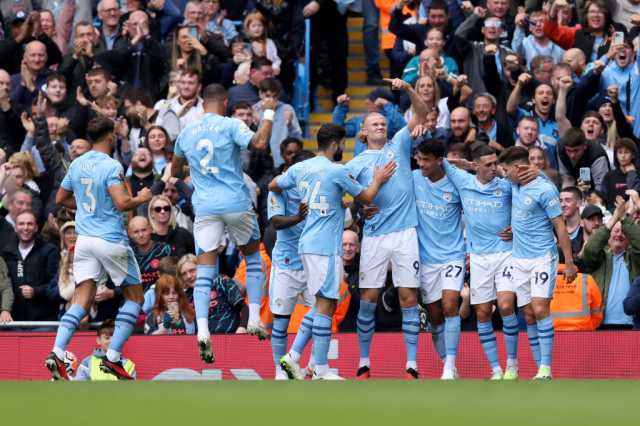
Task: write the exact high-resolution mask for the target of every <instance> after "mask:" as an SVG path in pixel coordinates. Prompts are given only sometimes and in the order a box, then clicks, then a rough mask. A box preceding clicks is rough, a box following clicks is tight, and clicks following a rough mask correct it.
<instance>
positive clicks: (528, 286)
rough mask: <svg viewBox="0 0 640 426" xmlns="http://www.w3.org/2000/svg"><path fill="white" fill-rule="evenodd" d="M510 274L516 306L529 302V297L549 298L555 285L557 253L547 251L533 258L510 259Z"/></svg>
mask: <svg viewBox="0 0 640 426" xmlns="http://www.w3.org/2000/svg"><path fill="white" fill-rule="evenodd" d="M512 265H513V270H512V271H511V276H512V278H513V284H514V286H515V288H516V297H517V298H518V307H521V306H525V305H528V304H529V303H531V298H533V297H538V298H543V299H551V298H552V297H553V290H554V288H555V286H556V276H557V272H558V255H557V254H556V253H548V254H546V255H544V256H542V257H538V258H535V259H517V258H513V260H512Z"/></svg>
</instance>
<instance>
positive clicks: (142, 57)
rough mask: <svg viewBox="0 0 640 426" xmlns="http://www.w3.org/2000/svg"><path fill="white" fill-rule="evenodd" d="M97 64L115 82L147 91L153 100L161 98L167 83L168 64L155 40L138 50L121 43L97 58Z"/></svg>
mask: <svg viewBox="0 0 640 426" xmlns="http://www.w3.org/2000/svg"><path fill="white" fill-rule="evenodd" d="M95 60H96V62H97V63H98V64H99V65H101V66H103V67H104V68H106V69H107V70H108V71H109V72H110V73H111V74H112V75H114V76H115V78H116V80H119V81H123V82H125V83H127V85H128V86H130V87H134V88H141V89H143V90H145V91H147V92H148V93H149V94H150V95H151V97H152V98H153V99H159V98H160V97H161V94H162V92H163V90H164V89H165V87H166V85H167V82H168V78H169V64H168V63H167V61H166V60H165V57H164V51H163V49H162V46H161V45H160V43H158V42H157V41H155V40H153V39H152V38H148V39H146V40H144V41H141V42H140V43H139V44H138V45H137V46H133V45H131V43H129V42H128V41H126V43H125V42H123V43H119V45H118V46H116V47H114V48H113V49H112V50H109V51H105V52H102V53H99V54H97V55H95Z"/></svg>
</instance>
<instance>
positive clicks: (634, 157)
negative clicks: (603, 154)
mask: <svg viewBox="0 0 640 426" xmlns="http://www.w3.org/2000/svg"><path fill="white" fill-rule="evenodd" d="M613 153H614V166H615V168H614V169H612V170H609V171H608V172H607V174H606V175H604V179H603V180H602V186H601V187H600V188H598V189H599V190H600V192H602V194H603V196H604V200H603V201H604V205H605V207H606V208H607V210H609V211H611V212H613V211H614V210H615V207H616V205H615V202H616V197H617V196H618V195H620V196H622V197H625V196H626V191H627V190H629V189H633V187H634V184H635V181H636V179H637V178H638V172H637V167H638V148H637V147H636V144H635V142H634V141H632V140H631V139H627V138H623V139H618V141H617V142H616V144H615V146H614V148H613Z"/></svg>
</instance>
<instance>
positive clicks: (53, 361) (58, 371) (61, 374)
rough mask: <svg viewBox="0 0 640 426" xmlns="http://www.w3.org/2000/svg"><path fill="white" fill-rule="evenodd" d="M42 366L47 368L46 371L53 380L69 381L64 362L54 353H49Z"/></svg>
mask: <svg viewBox="0 0 640 426" xmlns="http://www.w3.org/2000/svg"><path fill="white" fill-rule="evenodd" d="M44 366H45V367H47V370H49V372H50V373H51V378H53V380H69V375H68V374H67V366H66V365H64V361H62V360H61V359H60V358H58V356H57V355H56V354H55V353H53V352H51V353H50V354H49V356H47V358H46V359H45V360H44Z"/></svg>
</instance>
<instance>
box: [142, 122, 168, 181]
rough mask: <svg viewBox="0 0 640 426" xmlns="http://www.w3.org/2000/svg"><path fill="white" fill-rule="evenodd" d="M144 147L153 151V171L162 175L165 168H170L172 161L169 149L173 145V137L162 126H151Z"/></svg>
mask: <svg viewBox="0 0 640 426" xmlns="http://www.w3.org/2000/svg"><path fill="white" fill-rule="evenodd" d="M144 145H145V147H146V148H149V151H151V156H152V157H153V171H154V172H155V173H156V174H158V175H161V174H162V173H163V171H164V168H165V167H167V166H169V167H170V164H169V162H170V161H171V157H170V154H169V148H170V145H171V137H170V136H169V133H167V130H166V129H165V128H164V127H162V126H151V127H149V130H147V137H146V138H145V144H144Z"/></svg>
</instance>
